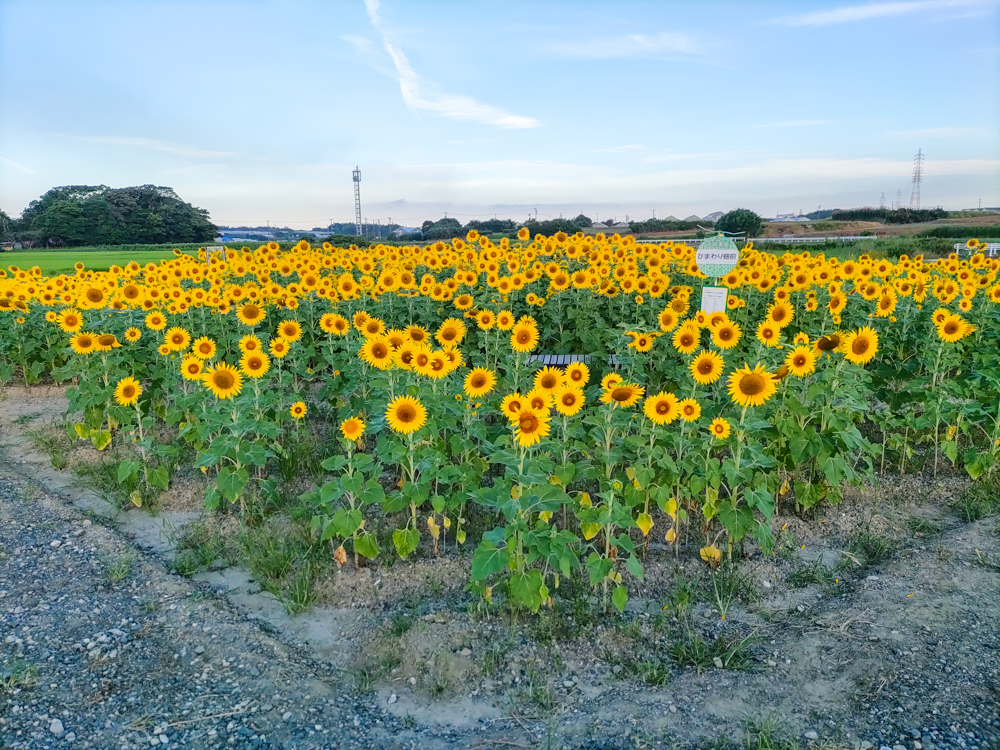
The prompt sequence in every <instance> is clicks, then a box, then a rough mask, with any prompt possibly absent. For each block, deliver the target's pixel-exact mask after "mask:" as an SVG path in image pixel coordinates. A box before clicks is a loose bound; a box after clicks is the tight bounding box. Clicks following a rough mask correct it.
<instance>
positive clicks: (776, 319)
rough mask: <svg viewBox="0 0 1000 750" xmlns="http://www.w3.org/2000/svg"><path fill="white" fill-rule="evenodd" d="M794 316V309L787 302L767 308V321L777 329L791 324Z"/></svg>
mask: <svg viewBox="0 0 1000 750" xmlns="http://www.w3.org/2000/svg"><path fill="white" fill-rule="evenodd" d="M794 316H795V309H794V308H793V307H792V306H791V304H790V303H788V302H778V303H776V304H773V305H771V306H770V307H769V308H767V319H768V320H770V321H771V322H772V323H774V324H775V325H776V326H777V327H778V328H779V329H781V328H784V327H785V326H787V325H788V324H789V323H791V322H792V318H793V317H794Z"/></svg>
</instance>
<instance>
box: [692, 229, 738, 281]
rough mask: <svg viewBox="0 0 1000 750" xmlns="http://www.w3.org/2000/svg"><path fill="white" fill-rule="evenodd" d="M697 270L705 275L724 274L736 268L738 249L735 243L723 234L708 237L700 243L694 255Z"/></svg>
mask: <svg viewBox="0 0 1000 750" xmlns="http://www.w3.org/2000/svg"><path fill="white" fill-rule="evenodd" d="M694 261H695V263H697V264H698V270H699V271H701V272H702V273H703V274H705V275H706V276H716V277H718V276H725V275H726V274H727V273H729V272H730V271H732V270H733V269H734V268H736V264H737V263H739V261H740V251H739V248H737V247H736V243H735V242H733V241H732V240H731V239H730V238H729V237H726V236H724V235H721V234H719V235H716V236H715V237H708V238H706V239H705V241H704V242H702V243H701V245H700V246H699V248H698V250H697V251H696V252H695V256H694Z"/></svg>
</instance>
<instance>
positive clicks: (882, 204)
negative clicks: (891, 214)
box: [878, 190, 885, 208]
mask: <svg viewBox="0 0 1000 750" xmlns="http://www.w3.org/2000/svg"><path fill="white" fill-rule="evenodd" d="M878 207H879V208H885V191H884V190H883V191H882V197H881V198H879V199H878Z"/></svg>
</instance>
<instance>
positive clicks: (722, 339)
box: [712, 321, 743, 349]
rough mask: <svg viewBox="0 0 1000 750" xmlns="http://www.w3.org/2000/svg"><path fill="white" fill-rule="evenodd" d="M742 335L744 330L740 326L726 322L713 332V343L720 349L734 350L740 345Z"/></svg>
mask: <svg viewBox="0 0 1000 750" xmlns="http://www.w3.org/2000/svg"><path fill="white" fill-rule="evenodd" d="M742 335H743V329H741V328H740V326H739V324H737V323H732V322H730V321H725V322H724V323H720V324H719V325H718V326H716V327H715V329H714V330H713V331H712V343H713V344H715V345H716V346H717V347H719V348H720V349H732V348H733V347H734V346H736V345H737V344H739V343H740V337H741V336H742Z"/></svg>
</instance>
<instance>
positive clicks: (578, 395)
mask: <svg viewBox="0 0 1000 750" xmlns="http://www.w3.org/2000/svg"><path fill="white" fill-rule="evenodd" d="M552 395H553V396H554V398H555V407H556V411H557V412H559V413H560V414H562V415H563V416H564V417H572V416H575V415H576V414H578V413H579V412H580V409H582V408H583V403H584V397H583V391H582V390H580V389H578V388H576V387H575V386H572V385H562V386H560V387H559V388H557V389H556V391H555V393H553V394H552Z"/></svg>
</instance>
